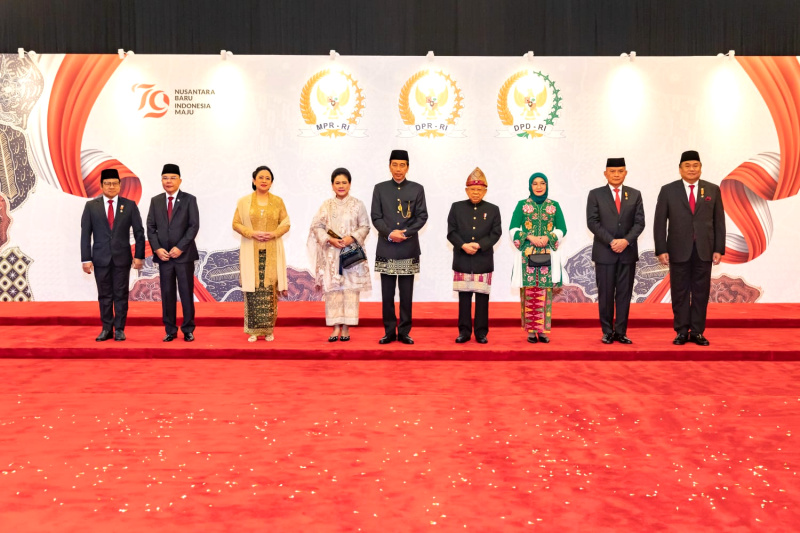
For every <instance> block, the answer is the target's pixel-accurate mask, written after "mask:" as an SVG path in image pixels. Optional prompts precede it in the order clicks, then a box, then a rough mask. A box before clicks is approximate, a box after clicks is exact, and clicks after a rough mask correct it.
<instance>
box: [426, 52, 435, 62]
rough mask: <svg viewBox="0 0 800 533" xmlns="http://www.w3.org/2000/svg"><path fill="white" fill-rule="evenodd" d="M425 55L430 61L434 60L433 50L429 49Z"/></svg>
mask: <svg viewBox="0 0 800 533" xmlns="http://www.w3.org/2000/svg"><path fill="white" fill-rule="evenodd" d="M425 57H427V58H428V61H433V58H434V54H433V50H428V53H427V54H426V55H425Z"/></svg>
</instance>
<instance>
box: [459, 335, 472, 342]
mask: <svg viewBox="0 0 800 533" xmlns="http://www.w3.org/2000/svg"><path fill="white" fill-rule="evenodd" d="M467 341H469V335H459V336H458V337H457V338H456V344H464V343H465V342H467Z"/></svg>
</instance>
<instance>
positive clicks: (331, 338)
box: [328, 335, 339, 342]
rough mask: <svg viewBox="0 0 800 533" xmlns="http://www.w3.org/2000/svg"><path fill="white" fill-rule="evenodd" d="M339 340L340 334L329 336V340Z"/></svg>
mask: <svg viewBox="0 0 800 533" xmlns="http://www.w3.org/2000/svg"><path fill="white" fill-rule="evenodd" d="M338 340H339V336H338V335H331V336H330V337H328V342H336V341H338Z"/></svg>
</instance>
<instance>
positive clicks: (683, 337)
mask: <svg viewBox="0 0 800 533" xmlns="http://www.w3.org/2000/svg"><path fill="white" fill-rule="evenodd" d="M688 340H689V336H688V335H687V334H686V333H678V336H677V337H675V339H674V340H673V341H672V344H675V345H677V346H683V345H684V344H686V341H688Z"/></svg>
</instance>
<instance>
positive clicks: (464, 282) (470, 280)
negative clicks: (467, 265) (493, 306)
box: [453, 271, 492, 294]
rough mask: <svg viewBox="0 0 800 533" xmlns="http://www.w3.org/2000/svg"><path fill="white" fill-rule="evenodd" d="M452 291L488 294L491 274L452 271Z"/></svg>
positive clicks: (490, 288)
mask: <svg viewBox="0 0 800 533" xmlns="http://www.w3.org/2000/svg"><path fill="white" fill-rule="evenodd" d="M453 290H454V291H455V292H478V293H481V294H489V293H490V292H491V291H492V273H491V272H486V273H485V274H468V273H465V272H456V271H453Z"/></svg>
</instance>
